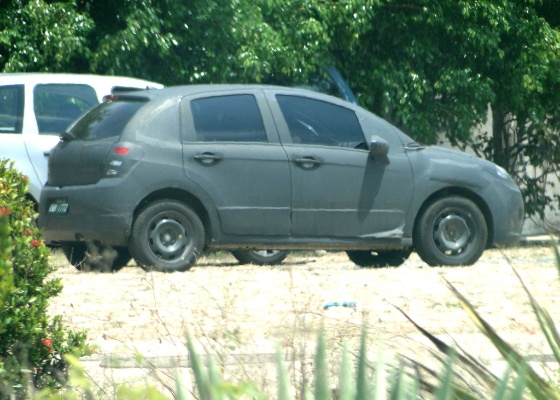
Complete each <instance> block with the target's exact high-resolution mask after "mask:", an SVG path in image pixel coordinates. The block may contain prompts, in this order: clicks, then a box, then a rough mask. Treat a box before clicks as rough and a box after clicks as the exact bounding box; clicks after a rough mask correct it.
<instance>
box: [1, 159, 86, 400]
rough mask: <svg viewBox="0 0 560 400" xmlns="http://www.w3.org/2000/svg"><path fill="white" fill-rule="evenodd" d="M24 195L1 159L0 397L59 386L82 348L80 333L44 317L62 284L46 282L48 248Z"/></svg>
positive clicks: (23, 182)
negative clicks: (71, 355)
mask: <svg viewBox="0 0 560 400" xmlns="http://www.w3.org/2000/svg"><path fill="white" fill-rule="evenodd" d="M26 194H27V177H26V176H23V175H22V174H20V173H19V172H17V171H16V170H14V169H13V162H9V161H6V160H0V398H7V397H9V398H26V397H29V395H30V393H31V392H33V391H35V390H36V389H40V388H47V387H48V388H54V389H56V388H60V387H61V386H62V384H63V383H64V382H65V379H66V378H65V376H66V372H67V364H66V361H65V360H64V358H63V357H62V356H63V355H64V354H66V353H69V352H75V353H76V354H77V355H81V354H82V353H83V351H84V349H85V347H84V342H85V333H84V332H73V331H69V330H67V329H66V328H65V327H64V326H63V324H62V321H61V318H60V317H58V316H56V317H54V318H49V316H48V313H47V308H48V301H49V299H50V298H51V297H54V296H57V295H58V294H59V293H60V292H61V290H62V283H61V281H60V279H48V275H49V273H50V272H52V271H53V267H51V266H50V265H49V259H48V257H49V249H48V248H47V247H46V246H45V244H44V243H43V239H42V237H41V234H40V233H39V230H38V229H37V226H36V224H35V221H36V217H37V216H36V215H35V211H34V204H33V203H32V201H30V200H29V199H28V198H27V197H26Z"/></svg>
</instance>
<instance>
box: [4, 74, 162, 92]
mask: <svg viewBox="0 0 560 400" xmlns="http://www.w3.org/2000/svg"><path fill="white" fill-rule="evenodd" d="M49 83H60V84H85V83H87V84H91V85H104V86H106V85H112V86H130V87H146V88H154V89H156V88H162V87H163V85H162V84H160V83H157V82H152V81H147V80H144V79H138V78H131V77H127V76H112V75H94V74H67V73H48V72H31V73H28V72H20V73H0V85H18V84H19V85H21V84H31V85H34V84H49Z"/></svg>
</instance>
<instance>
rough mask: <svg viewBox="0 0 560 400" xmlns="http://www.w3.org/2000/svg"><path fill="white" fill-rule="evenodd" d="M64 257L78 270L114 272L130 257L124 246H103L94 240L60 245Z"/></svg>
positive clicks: (126, 262) (127, 261) (125, 263)
mask: <svg viewBox="0 0 560 400" xmlns="http://www.w3.org/2000/svg"><path fill="white" fill-rule="evenodd" d="M62 251H63V252H64V255H65V256H66V259H67V260H68V261H69V262H70V264H72V265H73V266H74V267H76V269H78V270H80V271H100V272H116V271H119V270H120V269H121V268H123V267H124V266H126V265H127V264H128V263H129V262H130V260H131V259H132V257H131V256H130V253H129V252H128V249H127V248H126V247H110V246H104V245H101V244H99V243H96V242H92V241H88V242H71V243H65V244H64V245H62Z"/></svg>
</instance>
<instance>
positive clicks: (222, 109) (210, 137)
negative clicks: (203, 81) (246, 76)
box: [191, 94, 267, 142]
mask: <svg viewBox="0 0 560 400" xmlns="http://www.w3.org/2000/svg"><path fill="white" fill-rule="evenodd" d="M191 110H192V114H193V119H194V127H195V131H196V135H197V137H198V140H199V141H202V142H266V141H267V138H266V132H265V130H264V124H263V120H262V116H261V113H260V111H259V107H258V105H257V101H256V99H255V97H254V96H252V95H249V94H242V95H227V96H215V97H207V98H203V99H196V100H193V101H191Z"/></svg>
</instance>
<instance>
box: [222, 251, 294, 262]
mask: <svg viewBox="0 0 560 400" xmlns="http://www.w3.org/2000/svg"><path fill="white" fill-rule="evenodd" d="M289 253H290V252H289V251H286V250H236V251H232V252H231V254H233V256H234V257H235V258H236V259H237V261H239V263H240V264H255V265H278V264H281V263H282V261H284V260H285V259H286V257H288V254H289Z"/></svg>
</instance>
